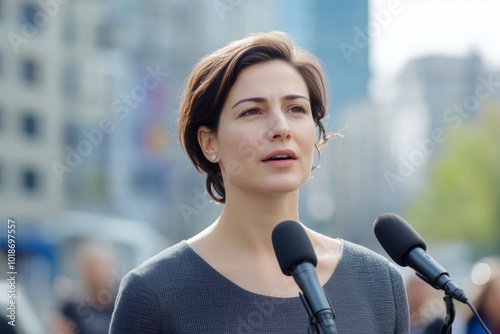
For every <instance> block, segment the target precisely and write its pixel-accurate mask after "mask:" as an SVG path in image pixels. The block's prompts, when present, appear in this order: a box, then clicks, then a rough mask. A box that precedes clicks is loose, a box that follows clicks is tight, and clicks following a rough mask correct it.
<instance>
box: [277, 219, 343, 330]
mask: <svg viewBox="0 0 500 334" xmlns="http://www.w3.org/2000/svg"><path fill="white" fill-rule="evenodd" d="M272 240H273V247H274V252H275V254H276V257H277V259H278V262H279V265H280V268H281V271H282V272H283V274H285V275H287V276H293V278H294V280H295V282H296V283H297V285H298V286H299V288H300V289H301V290H302V292H303V295H302V294H301V298H302V301H303V302H304V299H305V303H304V306H305V307H306V309H307V310H308V313H309V315H310V316H312V317H313V319H315V320H316V322H317V324H318V325H319V327H320V328H321V329H322V330H323V332H322V333H325V334H336V333H337V328H336V326H335V322H334V319H335V315H334V313H333V310H332V306H331V304H330V301H329V300H328V298H327V297H326V295H325V291H324V290H323V288H322V287H321V285H320V284H319V280H318V274H317V273H316V265H317V263H318V259H317V258H316V253H315V252H314V248H313V246H312V244H311V241H310V240H309V238H308V236H307V234H306V232H305V231H304V229H303V228H302V226H301V225H300V224H299V223H297V222H295V221H292V220H286V221H283V222H281V223H279V224H278V225H276V227H275V228H274V229H273V232H272Z"/></svg>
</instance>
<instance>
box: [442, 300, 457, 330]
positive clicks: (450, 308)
mask: <svg viewBox="0 0 500 334" xmlns="http://www.w3.org/2000/svg"><path fill="white" fill-rule="evenodd" d="M443 300H444V302H445V304H446V316H445V318H444V320H446V323H445V324H443V327H441V334H451V325H452V324H453V321H454V320H455V306H454V305H453V298H452V297H451V296H449V295H448V294H445V296H444V297H443Z"/></svg>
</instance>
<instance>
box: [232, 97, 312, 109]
mask: <svg viewBox="0 0 500 334" xmlns="http://www.w3.org/2000/svg"><path fill="white" fill-rule="evenodd" d="M282 99H283V100H286V101H290V100H295V99H306V100H307V101H309V99H308V98H307V97H305V96H303V95H298V94H288V95H285V96H283V98H282ZM265 101H266V99H265V98H264V97H249V98H245V99H241V100H239V101H238V102H236V103H235V104H234V106H233V107H232V108H231V109H234V108H235V107H236V106H237V105H238V104H240V103H243V102H265Z"/></svg>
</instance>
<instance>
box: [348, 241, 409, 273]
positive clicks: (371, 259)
mask: <svg viewBox="0 0 500 334" xmlns="http://www.w3.org/2000/svg"><path fill="white" fill-rule="evenodd" d="M341 258H342V261H343V262H344V263H348V264H349V265H350V266H352V267H359V268H363V269H364V270H366V269H367V268H373V269H375V270H377V269H378V270H379V269H381V268H385V269H386V270H389V271H395V272H397V273H400V271H399V269H398V268H397V267H396V265H394V264H393V263H392V262H390V261H389V260H388V259H387V258H386V257H384V256H382V255H381V254H379V253H377V252H375V251H373V250H371V249H369V248H367V247H365V246H362V245H359V244H356V243H354V242H351V241H347V240H342V257H341Z"/></svg>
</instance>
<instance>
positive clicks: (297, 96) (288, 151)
mask: <svg viewBox="0 0 500 334" xmlns="http://www.w3.org/2000/svg"><path fill="white" fill-rule="evenodd" d="M211 136H212V137H211V138H212V141H211V144H212V145H213V148H214V149H215V151H216V152H215V153H216V154H217V156H218V162H219V164H220V168H221V172H222V176H223V180H224V186H225V188H226V194H230V193H231V191H232V190H235V191H237V190H244V191H250V192H255V193H257V194H259V193H260V194H262V193H267V194H269V193H274V194H278V193H287V192H292V191H295V190H297V189H298V187H299V186H300V185H301V184H302V183H303V182H304V181H305V180H306V179H307V178H308V176H309V173H310V171H311V167H312V157H313V151H314V142H315V136H316V129H315V123H314V120H313V117H312V113H311V105H310V102H309V93H308V89H307V86H306V83H305V81H304V79H303V78H302V76H301V75H300V74H299V73H298V72H297V71H296V70H295V69H294V68H293V67H292V66H290V65H289V64H287V63H286V62H284V61H280V60H273V61H268V62H264V63H259V64H256V65H252V66H249V67H248V68H246V69H244V70H243V71H241V72H240V74H239V76H238V79H237V80H236V82H235V84H234V86H233V87H232V89H231V91H230V93H229V95H228V97H227V100H226V102H225V104H224V107H223V109H222V112H221V116H220V120H219V127H218V131H217V133H216V134H211Z"/></svg>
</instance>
